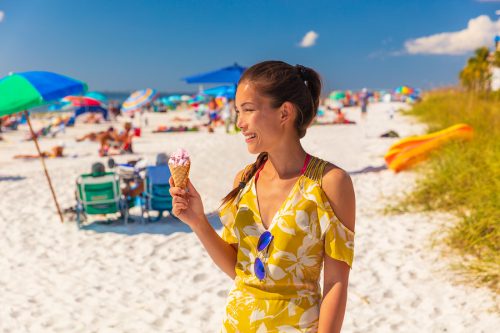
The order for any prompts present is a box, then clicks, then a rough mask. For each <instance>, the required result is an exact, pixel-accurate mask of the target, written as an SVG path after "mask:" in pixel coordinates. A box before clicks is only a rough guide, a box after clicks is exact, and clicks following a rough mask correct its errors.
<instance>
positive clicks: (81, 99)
mask: <svg viewBox="0 0 500 333" xmlns="http://www.w3.org/2000/svg"><path fill="white" fill-rule="evenodd" d="M62 101H63V102H69V103H71V104H72V105H73V106H75V107H94V106H100V107H102V104H101V102H100V101H98V100H97V99H94V98H91V97H85V96H66V97H64V98H63V99H62Z"/></svg>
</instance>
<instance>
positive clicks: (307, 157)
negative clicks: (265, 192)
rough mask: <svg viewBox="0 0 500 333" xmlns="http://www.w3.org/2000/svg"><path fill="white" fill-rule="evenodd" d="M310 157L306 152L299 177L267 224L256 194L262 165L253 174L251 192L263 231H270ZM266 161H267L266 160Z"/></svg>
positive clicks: (292, 192) (293, 191)
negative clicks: (263, 218)
mask: <svg viewBox="0 0 500 333" xmlns="http://www.w3.org/2000/svg"><path fill="white" fill-rule="evenodd" d="M311 159H312V157H311V156H310V155H309V154H307V155H306V160H305V162H304V166H303V167H302V170H301V173H300V175H299V177H298V178H297V180H296V181H295V183H294V184H293V186H292V188H291V190H290V192H289V193H288V195H287V196H286V198H285V200H283V202H282V203H281V205H280V207H279V208H278V210H277V211H276V213H274V216H273V217H272V219H271V222H270V223H269V225H268V226H267V228H266V226H265V225H264V221H263V220H262V214H261V213H260V205H259V197H258V195H257V178H258V173H259V172H260V170H261V169H262V168H263V167H264V166H262V168H261V169H260V170H258V172H257V173H256V174H255V175H254V176H253V178H252V181H253V183H252V186H253V191H252V192H253V193H255V206H256V209H257V215H258V217H259V225H260V226H261V227H262V228H263V229H264V230H265V231H270V230H271V229H272V227H273V226H274V223H275V221H276V218H277V217H278V215H279V213H280V212H281V211H282V210H283V208H284V207H285V205H286V204H287V202H288V200H290V198H291V197H292V195H293V194H294V193H295V189H296V187H297V186H298V184H299V182H300V179H301V178H302V176H303V175H304V173H305V170H306V168H307V166H308V165H309V162H310V161H311ZM266 162H267V161H266Z"/></svg>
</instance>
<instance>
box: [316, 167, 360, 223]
mask: <svg viewBox="0 0 500 333" xmlns="http://www.w3.org/2000/svg"><path fill="white" fill-rule="evenodd" d="M321 188H322V190H323V192H324V194H325V196H326V199H328V202H329V204H330V206H331V207H332V209H333V210H334V212H335V215H336V216H337V218H338V219H339V220H340V222H341V223H342V224H343V225H344V226H346V227H347V228H348V229H350V230H351V231H354V220H355V213H354V212H355V209H356V203H355V200H356V199H355V194H354V186H353V183H352V179H351V177H350V176H349V173H348V172H346V171H345V170H344V169H342V168H340V167H339V166H337V165H335V164H333V163H330V162H327V164H326V165H325V169H324V172H323V177H322V185H321Z"/></svg>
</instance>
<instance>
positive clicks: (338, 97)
mask: <svg viewBox="0 0 500 333" xmlns="http://www.w3.org/2000/svg"><path fill="white" fill-rule="evenodd" d="M328 97H329V98H330V99H331V100H334V101H338V100H341V99H344V98H345V92H343V91H339V90H336V91H333V92H332V93H331V94H330V96H328Z"/></svg>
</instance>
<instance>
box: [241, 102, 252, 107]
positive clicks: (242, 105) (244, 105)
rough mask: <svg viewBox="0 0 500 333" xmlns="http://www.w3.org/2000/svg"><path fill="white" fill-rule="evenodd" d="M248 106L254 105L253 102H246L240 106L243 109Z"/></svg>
mask: <svg viewBox="0 0 500 333" xmlns="http://www.w3.org/2000/svg"><path fill="white" fill-rule="evenodd" d="M247 104H252V105H253V103H252V102H245V103H243V104H241V105H240V106H241V107H243V106H245V105H247Z"/></svg>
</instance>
